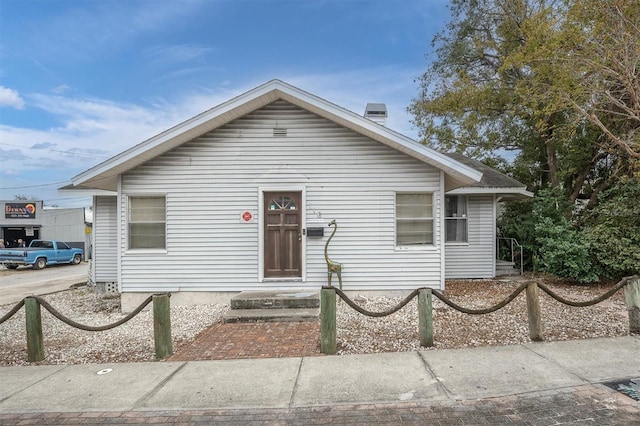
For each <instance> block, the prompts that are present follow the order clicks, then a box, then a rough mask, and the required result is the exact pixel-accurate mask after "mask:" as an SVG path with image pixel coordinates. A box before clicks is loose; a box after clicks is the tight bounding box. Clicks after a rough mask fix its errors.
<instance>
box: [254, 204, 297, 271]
mask: <svg viewBox="0 0 640 426" xmlns="http://www.w3.org/2000/svg"><path fill="white" fill-rule="evenodd" d="M301 198H302V196H301V193H300V192H265V193H264V215H263V216H264V235H265V238H264V276H265V278H289V277H301V276H302V267H301V257H302V255H301V251H302V225H301V222H302V221H301V220H300V218H301V217H302V216H301V215H302V211H301V207H302V206H301V203H300V200H301Z"/></svg>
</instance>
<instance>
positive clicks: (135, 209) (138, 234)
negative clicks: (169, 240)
mask: <svg viewBox="0 0 640 426" xmlns="http://www.w3.org/2000/svg"><path fill="white" fill-rule="evenodd" d="M166 210H167V209H166V197H165V196H147V195H145V196H130V197H129V204H128V213H129V214H128V218H129V223H128V231H129V235H128V237H129V248H130V249H164V248H166V235H165V234H166V221H167V214H166Z"/></svg>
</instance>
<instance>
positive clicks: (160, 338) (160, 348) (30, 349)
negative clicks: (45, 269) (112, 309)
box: [0, 293, 173, 362]
mask: <svg viewBox="0 0 640 426" xmlns="http://www.w3.org/2000/svg"><path fill="white" fill-rule="evenodd" d="M170 296H171V294H169V293H163V294H154V295H152V296H149V297H148V298H146V299H145V300H144V301H143V302H142V303H141V304H140V305H139V306H138V307H137V308H135V309H134V310H133V311H131V313H129V314H128V315H126V316H125V317H124V318H121V319H120V320H118V321H116V322H114V323H112V324H106V325H98V326H93V325H86V324H80V323H79V322H76V321H74V320H72V319H71V318H69V317H67V316H65V315H64V314H62V313H61V312H60V311H58V310H57V309H55V308H54V307H53V306H51V304H50V303H49V302H47V301H46V300H45V299H43V298H42V297H38V296H30V297H27V298H25V299H23V300H21V301H20V302H18V303H17V304H16V305H15V306H14V307H13V308H12V309H11V310H10V311H9V312H7V313H6V314H5V315H3V316H2V317H1V318H0V325H1V324H2V323H4V322H5V321H7V320H9V319H10V318H11V317H13V316H14V315H15V314H16V313H17V312H18V311H19V310H20V309H21V308H22V307H23V306H24V307H25V311H26V319H27V353H28V358H29V362H34V361H42V360H43V359H44V345H43V339H42V320H41V316H40V307H41V306H42V307H44V308H45V309H46V310H47V311H49V312H50V313H51V315H53V316H54V317H55V318H57V319H58V320H60V321H62V322H63V323H65V324H67V325H70V326H71V327H74V328H77V329H80V330H84V331H106V330H111V329H113V328H116V327H118V326H121V325H123V324H125V323H126V322H128V321H130V320H131V319H133V318H134V317H135V316H137V315H138V314H139V313H140V312H142V310H143V309H144V308H146V307H147V305H149V304H150V303H151V302H153V322H154V327H153V328H154V340H155V349H156V358H164V357H166V356H169V355H171V354H173V346H172V341H171V319H170V306H169V297H170Z"/></svg>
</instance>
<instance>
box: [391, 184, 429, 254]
mask: <svg viewBox="0 0 640 426" xmlns="http://www.w3.org/2000/svg"><path fill="white" fill-rule="evenodd" d="M432 244H433V194H431V193H426V192H414V193H400V192H399V193H396V246H424V245H432Z"/></svg>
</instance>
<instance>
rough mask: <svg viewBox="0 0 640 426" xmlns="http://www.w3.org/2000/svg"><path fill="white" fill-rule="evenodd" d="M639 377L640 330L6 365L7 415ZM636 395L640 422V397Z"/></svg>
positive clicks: (457, 391)
mask: <svg viewBox="0 0 640 426" xmlns="http://www.w3.org/2000/svg"><path fill="white" fill-rule="evenodd" d="M637 377H640V336H627V337H617V338H605V339H589V340H578V341H565V342H546V343H545V342H543V343H530V344H526V345H514V346H500V347H483V348H469V349H452V350H437V351H436V350H429V351H420V352H404V353H383V354H374V355H350V356H323V357H304V358H269V359H250V360H249V359H247V360H223V361H189V362H153V363H130V364H100V365H96V364H91V365H69V366H63V365H62V366H58V365H46V366H29V367H4V368H0V383H1V384H2V385H1V386H0V413H1V414H4V415H3V416H0V423H1V420H2V419H3V418H4V419H5V420H6V419H11V418H12V417H11V416H10V415H7V413H55V412H67V413H76V412H77V413H80V412H82V413H91V412H129V413H130V412H134V413H135V412H145V411H149V412H151V411H154V412H157V411H167V410H211V409H218V410H219V409H234V410H242V409H254V410H255V409H289V410H290V409H295V408H302V407H306V408H309V407H330V406H336V405H357V404H385V403H391V404H397V403H408V402H413V403H416V402H425V401H430V402H438V401H445V402H446V401H449V402H451V401H465V400H478V399H486V398H496V397H504V396H509V395H523V394H529V393H539V392H545V391H555V390H561V389H565V388H575V387H580V386H584V385H591V384H597V383H604V382H611V381H617V380H624V379H630V378H637ZM612 392H613V391H612ZM613 393H615V394H618V393H617V392H613ZM620 396H621V397H622V398H627V397H625V396H623V395H622V394H620ZM628 400H629V401H628V404H627V405H628V406H629V409H631V410H632V412H633V410H635V413H637V414H638V417H637V418H638V420H639V421H640V403H637V402H635V401H634V400H632V399H631V398H628Z"/></svg>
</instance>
